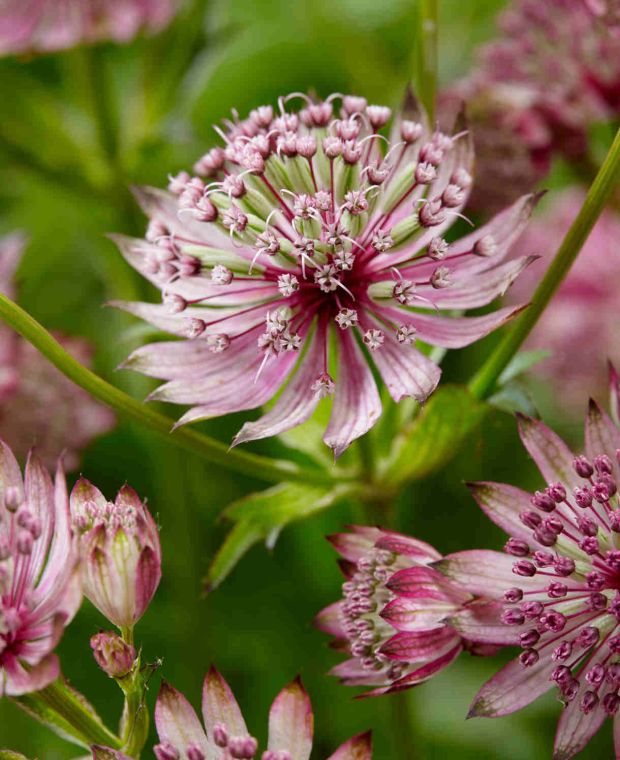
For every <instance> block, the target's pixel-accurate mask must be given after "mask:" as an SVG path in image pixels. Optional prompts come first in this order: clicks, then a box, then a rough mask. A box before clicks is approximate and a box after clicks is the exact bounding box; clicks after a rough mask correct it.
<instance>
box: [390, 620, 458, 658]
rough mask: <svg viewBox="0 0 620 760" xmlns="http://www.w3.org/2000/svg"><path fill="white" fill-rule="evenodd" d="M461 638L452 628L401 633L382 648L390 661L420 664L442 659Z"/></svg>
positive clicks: (445, 627) (444, 627)
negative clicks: (438, 658)
mask: <svg viewBox="0 0 620 760" xmlns="http://www.w3.org/2000/svg"><path fill="white" fill-rule="evenodd" d="M459 639H460V637H459V635H458V634H457V633H455V631H454V630H453V629H452V628H450V626H447V625H445V626H443V627H442V628H435V629H433V630H430V631H401V632H400V633H397V634H396V635H394V636H392V637H391V638H390V639H388V640H387V641H386V642H385V644H383V646H382V647H381V654H383V655H385V656H386V657H389V658H390V660H396V661H399V660H402V661H403V662H409V663H418V662H425V661H427V660H430V659H436V658H437V657H442V656H443V655H444V654H446V652H448V651H449V650H450V649H452V647H453V646H454V645H455V644H456V643H458V641H459Z"/></svg>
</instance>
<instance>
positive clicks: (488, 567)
mask: <svg viewBox="0 0 620 760" xmlns="http://www.w3.org/2000/svg"><path fill="white" fill-rule="evenodd" d="M514 562H515V557H511V556H509V555H507V554H500V552H494V551H491V550H488V549H474V550H471V551H463V552H456V553H455V554H448V555H447V556H446V557H444V558H443V559H441V560H439V562H434V563H433V567H434V568H435V569H436V570H439V572H441V573H443V574H444V575H446V576H447V577H448V578H450V579H451V580H453V581H456V582H457V583H460V584H462V585H463V586H464V588H466V589H467V590H468V591H470V592H471V593H472V594H476V595H477V596H481V597H483V598H486V599H489V598H491V599H500V598H501V597H502V595H503V593H504V591H506V589H508V588H510V587H512V586H519V587H520V588H523V589H532V590H533V589H536V588H539V586H540V582H539V581H537V580H536V579H535V578H524V577H522V576H518V575H515V574H514V573H513V572H512V567H513V565H514Z"/></svg>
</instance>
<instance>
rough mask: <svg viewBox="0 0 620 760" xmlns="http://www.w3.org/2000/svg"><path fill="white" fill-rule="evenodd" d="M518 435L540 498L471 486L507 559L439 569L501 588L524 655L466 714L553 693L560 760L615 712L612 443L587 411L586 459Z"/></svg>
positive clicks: (615, 454) (617, 635) (617, 655)
mask: <svg viewBox="0 0 620 760" xmlns="http://www.w3.org/2000/svg"><path fill="white" fill-rule="evenodd" d="M520 432H521V438H522V440H523V443H524V445H525V447H526V449H527V450H528V452H529V454H530V455H531V456H532V458H533V459H534V461H535V462H536V464H537V465H538V468H539V469H540V471H541V473H542V476H543V478H544V480H545V481H546V483H547V485H546V486H545V488H544V489H542V490H540V491H536V492H535V493H534V494H530V493H526V492H525V491H522V490H520V489H519V488H514V487H513V486H508V485H503V484H499V483H475V484H473V485H472V490H473V493H474V496H475V497H476V499H477V501H478V503H479V505H480V506H481V507H482V509H483V510H484V512H485V513H486V514H487V515H488V516H489V517H490V518H491V520H493V522H495V523H496V524H497V525H498V526H499V527H501V528H502V529H503V530H505V531H506V532H507V533H508V534H509V536H510V539H509V540H508V542H507V544H506V546H505V550H506V552H507V554H506V556H504V557H502V556H501V555H497V556H498V560H497V561H494V562H486V563H485V562H484V561H480V560H479V559H478V557H479V555H485V556H486V555H488V554H489V553H488V552H475V551H474V552H464V553H462V555H463V556H465V557H466V558H467V557H469V559H467V560H466V561H464V560H463V559H462V558H461V559H460V560H457V561H451V560H450V558H448V560H446V561H445V562H443V563H441V566H440V569H441V570H442V571H443V572H444V573H446V575H447V577H448V578H450V579H452V580H454V581H457V582H461V583H464V584H467V583H468V582H469V580H470V578H471V577H472V575H473V576H474V578H475V582H477V583H479V584H480V585H484V584H485V583H486V584H488V586H489V587H490V588H493V589H497V590H498V591H499V590H500V587H502V586H503V595H504V602H505V609H504V611H503V613H502V621H503V622H504V623H505V625H506V627H507V628H509V629H510V630H512V631H513V632H514V633H515V634H516V635H517V636H518V637H519V639H520V643H521V647H522V652H521V654H520V655H519V656H518V657H517V659H516V660H514V661H512V662H511V663H510V664H508V665H507V666H506V667H504V668H503V669H502V670H500V672H499V673H498V674H497V675H496V676H494V677H493V678H492V679H491V680H490V681H488V682H487V683H486V684H485V685H484V686H483V687H482V689H481V690H480V692H479V693H478V695H477V696H476V699H475V700H474V704H473V706H472V708H471V713H470V714H471V715H472V716H487V717H495V716H500V715H506V714H508V713H512V712H514V711H515V710H519V709H520V708H522V707H524V706H525V705H528V704H529V703H530V702H532V701H534V700H535V699H536V698H537V697H538V696H539V695H541V694H542V693H543V692H545V691H547V690H548V689H549V688H551V687H553V686H556V687H557V689H558V692H559V697H560V699H561V701H562V702H563V703H564V705H565V709H564V712H563V713H562V717H561V718H560V722H559V725H558V731H557V735H556V742H555V754H554V757H555V758H562V760H566V759H567V758H570V757H573V755H575V754H576V753H577V752H579V751H580V750H581V749H583V747H584V746H585V745H586V744H587V742H588V741H589V740H590V738H591V737H592V736H593V735H594V734H595V733H596V731H597V730H598V729H599V727H600V726H601V724H602V723H603V722H604V721H605V718H606V717H608V716H609V717H613V716H616V715H618V708H619V707H620V695H619V693H618V691H619V689H620V590H619V589H620V551H619V549H618V547H619V546H620V500H619V498H618V493H617V483H618V482H619V478H620V464H619V457H620V431H619V430H618V428H617V427H616V426H615V425H614V423H613V422H612V421H611V419H610V418H609V417H608V416H607V415H606V414H605V412H604V411H602V410H601V409H600V407H599V406H598V405H597V404H596V403H595V402H591V403H590V409H589V413H588V417H587V421H586V431H585V455H580V456H575V455H574V454H572V452H571V451H570V450H569V449H568V447H567V446H566V445H565V444H564V442H563V441H562V440H561V439H560V438H558V437H557V436H556V435H555V433H553V432H552V431H551V430H550V429H549V428H547V427H546V426H545V425H543V424H542V423H540V422H537V421H535V420H533V419H530V418H526V417H522V418H521V420H520ZM502 559H503V560H504V561H499V560H502ZM476 579H477V580H476ZM618 721H620V718H618V717H616V718H615V719H614V723H615V734H616V757H620V743H619V740H618V737H620V724H619V722H618Z"/></svg>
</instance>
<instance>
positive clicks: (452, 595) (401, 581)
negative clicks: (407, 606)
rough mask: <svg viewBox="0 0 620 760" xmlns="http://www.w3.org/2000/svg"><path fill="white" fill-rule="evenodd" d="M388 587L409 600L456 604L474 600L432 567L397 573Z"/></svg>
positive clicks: (410, 569) (413, 568) (421, 567)
mask: <svg viewBox="0 0 620 760" xmlns="http://www.w3.org/2000/svg"><path fill="white" fill-rule="evenodd" d="M386 587H387V588H389V589H390V591H393V592H394V593H395V594H397V595H398V596H400V597H405V598H407V599H418V598H423V599H436V600H444V601H446V602H450V603H454V604H464V603H465V602H467V601H469V600H470V599H472V596H471V594H468V593H467V591H466V590H465V588H461V587H459V586H457V585H456V584H453V583H450V581H449V580H448V579H447V578H446V576H445V575H443V574H442V573H439V572H437V571H436V570H433V569H432V568H430V567H424V566H419V567H407V568H405V569H403V570H399V571H398V572H396V573H395V574H394V575H393V576H392V577H391V578H390V579H389V581H388V582H387V583H386Z"/></svg>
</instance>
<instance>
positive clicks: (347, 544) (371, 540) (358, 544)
mask: <svg viewBox="0 0 620 760" xmlns="http://www.w3.org/2000/svg"><path fill="white" fill-rule="evenodd" d="M382 535H383V532H382V531H381V529H380V528H371V527H367V526H364V525H362V526H357V525H352V526H350V532H348V533H333V534H332V535H331V536H327V540H328V541H329V542H330V544H331V545H332V546H333V547H334V549H336V551H337V552H338V553H339V554H340V555H341V556H342V557H344V558H345V559H346V560H349V562H358V561H359V560H360V559H361V558H362V557H363V556H364V555H365V554H367V553H368V552H369V551H370V550H371V549H372V548H373V546H374V545H375V543H376V542H377V541H378V540H379V539H380V538H381V536H382Z"/></svg>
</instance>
